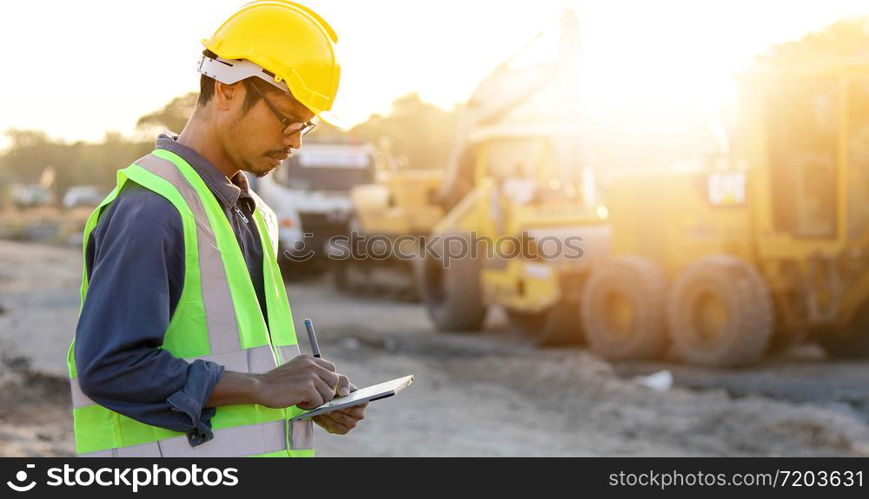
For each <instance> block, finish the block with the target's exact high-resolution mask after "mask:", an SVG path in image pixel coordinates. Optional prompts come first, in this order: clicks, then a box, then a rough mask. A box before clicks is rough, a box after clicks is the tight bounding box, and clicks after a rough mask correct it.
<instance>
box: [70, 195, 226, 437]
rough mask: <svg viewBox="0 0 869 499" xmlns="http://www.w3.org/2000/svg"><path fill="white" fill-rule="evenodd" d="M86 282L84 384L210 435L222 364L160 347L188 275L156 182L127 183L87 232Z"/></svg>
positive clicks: (103, 399) (153, 418) (103, 397)
mask: <svg viewBox="0 0 869 499" xmlns="http://www.w3.org/2000/svg"><path fill="white" fill-rule="evenodd" d="M85 264H86V265H87V268H88V269H89V277H90V278H89V286H88V291H87V295H86V296H85V300H84V303H83V305H82V311H81V315H80V317H79V322H78V326H77V329H76V341H75V358H76V367H77V371H78V381H79V384H80V386H81V389H82V391H83V392H84V393H85V394H86V395H88V396H89V397H90V398H91V399H93V400H94V401H95V402H97V403H98V404H100V405H102V406H105V407H107V408H109V409H111V410H113V411H115V412H118V413H120V414H123V415H125V416H128V417H131V418H133V419H136V420H138V421H141V422H143V423H147V424H150V425H153V426H159V427H162V428H168V429H171V430H175V431H181V432H185V433H187V434H188V436H189V438H190V441H191V444H194V445H196V444H199V443H202V442H205V441H207V440H209V439H210V438H211V437H212V434H211V425H210V420H211V417H212V416H213V415H214V413H215V410H214V409H206V408H204V404H205V402H206V400H208V398H209V397H210V396H211V392H212V390H213V389H214V386H215V385H216V384H217V382H218V380H219V379H220V378H221V375H222V374H223V367H222V366H220V365H218V364H215V363H213V362H206V361H202V360H197V361H195V362H193V363H188V362H186V361H185V360H183V359H179V358H177V357H174V356H173V355H172V354H170V353H169V352H168V351H166V350H163V349H161V348H160V347H161V345H162V344H163V335H164V334H165V332H166V329H167V328H168V326H169V319H170V318H171V315H172V312H173V311H174V308H175V306H176V305H177V303H178V298H179V296H180V293H181V289H182V284H183V281H184V239H183V226H182V224H181V216H180V214H179V213H178V211H177V210H176V209H175V208H174V206H172V205H171V203H170V202H169V201H168V200H166V199H165V198H163V197H162V196H160V195H159V194H156V193H154V192H152V191H149V190H147V189H145V188H143V187H141V186H138V185H136V184H132V183H128V184H127V186H125V188H124V190H123V192H121V194H120V195H119V196H118V198H117V199H116V200H115V201H114V202H113V203H112V204H111V205H110V206H109V208H108V211H107V212H106V213H105V214H104V215H103V218H102V219H101V220H100V222H99V224H98V225H97V227H96V228H95V229H94V231H93V233H92V234H91V237H90V241H89V245H88V251H87V252H86V262H85Z"/></svg>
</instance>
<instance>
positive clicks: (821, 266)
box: [581, 60, 869, 366]
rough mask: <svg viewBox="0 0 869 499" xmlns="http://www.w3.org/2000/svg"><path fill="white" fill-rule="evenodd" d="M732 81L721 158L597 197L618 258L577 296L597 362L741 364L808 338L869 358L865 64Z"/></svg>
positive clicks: (768, 70) (868, 84) (757, 72)
mask: <svg viewBox="0 0 869 499" xmlns="http://www.w3.org/2000/svg"><path fill="white" fill-rule="evenodd" d="M740 84H741V95H740V106H739V119H738V123H739V125H738V130H737V131H736V133H735V134H733V135H734V146H733V150H732V151H731V153H730V154H728V155H727V156H725V157H721V158H712V159H710V161H709V164H708V165H707V168H705V169H704V170H702V171H698V172H695V173H678V174H663V175H662V174H658V175H654V176H648V177H645V178H640V177H635V178H623V179H619V180H618V181H616V182H614V183H613V185H612V186H611V187H610V188H609V189H608V190H607V208H608V210H609V223H610V226H611V228H612V231H613V234H612V236H613V237H612V250H613V257H612V258H611V259H609V260H608V261H607V262H606V263H604V264H602V265H600V266H599V267H597V268H595V269H594V270H593V271H592V272H591V275H590V277H589V279H588V282H587V283H586V285H585V287H584V290H583V294H582V299H581V301H582V306H581V310H582V319H583V326H584V329H585V334H586V339H587V340H588V342H589V344H590V346H591V348H592V349H593V350H595V351H597V352H599V353H600V354H602V355H603V356H604V357H606V358H609V359H645V358H655V357H659V356H662V355H664V354H665V353H667V352H669V353H670V354H671V355H673V356H675V357H677V358H679V359H682V360H683V361H686V362H690V363H696V364H704V365H714V366H734V365H745V364H751V363H754V362H757V361H758V360H760V359H761V358H762V357H763V356H764V355H765V354H766V353H768V352H769V351H770V350H771V349H776V348H781V347H783V346H785V345H788V344H791V343H792V342H794V341H797V340H801V339H804V338H809V339H815V340H817V341H818V342H820V343H821V344H822V345H824V346H825V347H826V348H827V350H828V351H829V352H830V353H831V354H834V355H858V354H859V355H866V354H869V61H865V60H863V61H843V60H838V61H834V60H828V61H827V62H825V63H824V64H821V65H818V66H814V67H806V66H805V65H802V66H800V67H799V68H793V67H791V68H785V67H783V66H781V65H779V66H771V65H766V66H758V67H756V68H754V69H753V70H752V71H749V72H747V73H746V74H744V75H743V76H742V77H741V80H740Z"/></svg>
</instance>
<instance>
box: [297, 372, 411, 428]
mask: <svg viewBox="0 0 869 499" xmlns="http://www.w3.org/2000/svg"><path fill="white" fill-rule="evenodd" d="M411 383H413V376H405V377H403V378H395V379H392V380H389V381H386V382H383V383H380V384H378V385H371V386H366V387H365V388H360V389H358V390H356V391H355V392H353V393H351V394H350V395H347V396H346V397H337V398H333V399H332V400H330V401H328V402H326V403H325V404H323V405H321V406H320V407H317V408H316V409H311V410H310V411H307V412H303V413H301V414H299V415H298V416H296V417H294V418H292V419H290V421H294V420H297V419H307V418H310V417H313V416H319V415H320V414H325V413H327V412H332V411H337V410H339V409H344V408H345V407H352V406H354V405H359V404H362V403H365V402H374V401H375V400H380V399H385V398H387V397H391V396H393V395H395V394H396V393H398V392H400V391H402V390H404V389H405V388H407V387H408V386H410V384H411Z"/></svg>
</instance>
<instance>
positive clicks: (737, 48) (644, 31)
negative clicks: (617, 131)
mask: <svg viewBox="0 0 869 499" xmlns="http://www.w3.org/2000/svg"><path fill="white" fill-rule="evenodd" d="M243 3H244V2H243V1H241V0H208V1H199V0H173V1H170V0H149V1H148V2H130V1H124V0H115V1H100V0H76V1H56V0H42V1H40V2H3V3H2V6H0V47H3V48H4V50H3V56H2V58H3V74H2V80H0V81H2V83H0V85H2V87H0V90H2V91H0V132H2V131H4V130H7V129H9V128H18V129H40V130H45V131H46V132H47V133H48V134H49V135H50V136H52V137H56V138H61V139H64V140H70V141H73V140H91V141H97V140H100V139H101V138H102V137H103V135H104V133H105V132H106V131H117V132H120V133H122V134H124V135H129V134H131V133H133V132H134V130H135V124H136V120H137V119H138V118H139V117H140V116H142V115H144V114H147V113H149V112H151V111H154V110H156V109H159V108H161V107H162V106H163V105H165V104H166V103H167V102H169V101H170V100H171V99H172V98H174V97H176V96H179V95H182V94H184V93H186V92H189V91H193V90H197V89H198V81H199V74H198V73H197V72H196V67H195V66H196V62H197V60H198V57H199V54H200V53H201V50H202V45H201V40H202V39H203V38H207V37H208V36H210V35H211V33H212V32H213V31H214V30H215V29H216V28H217V27H218V26H219V25H220V23H221V22H222V21H223V20H224V19H225V18H226V17H227V16H228V15H229V14H231V13H232V12H233V10H234V9H235V8H237V7H238V6H240V5H242V4H243ZM303 3H305V4H306V5H307V6H309V7H311V8H313V9H314V10H315V11H317V12H318V13H320V14H321V15H322V16H323V17H324V18H325V19H326V20H327V21H328V22H329V23H330V24H331V25H332V26H333V28H334V29H335V31H336V32H337V33H338V36H339V49H340V52H339V54H340V56H341V61H342V75H343V77H342V84H341V85H342V86H341V90H340V92H339V101H338V104H337V106H338V109H337V110H338V111H339V112H341V114H342V115H343V116H344V117H345V119H346V120H347V121H349V122H350V123H351V124H353V123H358V122H362V121H364V120H365V119H366V118H367V117H368V116H369V115H370V114H372V113H388V112H389V109H390V105H391V103H392V101H393V99H395V98H397V97H399V96H402V95H405V94H407V93H409V92H417V93H418V94H419V95H420V96H421V97H422V98H423V100H426V101H428V102H431V103H433V104H435V105H437V106H440V107H442V108H444V109H449V108H451V107H452V106H453V105H454V104H456V103H460V102H463V101H465V100H466V99H467V98H468V97H469V95H470V94H471V93H472V92H473V90H474V88H475V87H476V85H477V83H479V81H480V80H481V79H482V78H484V77H485V76H486V75H487V74H489V73H490V72H491V70H492V69H493V68H494V67H495V66H496V65H497V64H498V63H499V62H500V61H503V60H505V59H506V58H508V57H510V56H511V55H512V54H513V53H515V52H516V51H517V50H518V49H519V48H520V47H522V46H523V45H525V43H526V42H528V40H530V39H531V38H533V37H534V36H535V35H536V34H537V33H539V32H541V31H543V32H545V33H553V32H554V30H555V29H556V28H557V27H558V24H559V20H560V17H561V12H562V11H563V9H565V8H573V9H575V10H576V11H577V13H578V15H579V18H580V22H581V25H582V39H583V50H584V58H585V62H584V67H583V71H584V74H585V76H586V79H587V81H586V88H587V92H588V93H589V97H590V98H591V99H593V100H594V101H595V102H598V103H600V104H601V105H602V108H604V109H606V108H607V106H610V107H611V108H612V109H613V110H618V109H619V108H620V107H621V109H622V110H623V111H624V110H625V109H636V108H637V107H642V106H653V107H655V106H657V107H658V108H660V109H666V108H668V107H669V106H689V107H692V106H693V107H696V108H698V109H707V108H708V109H709V110H710V112H711V111H714V110H715V109H717V108H718V107H719V106H720V103H721V102H722V100H723V99H726V98H727V96H728V95H729V94H730V93H732V91H733V87H732V80H731V78H730V77H731V75H733V74H734V73H736V72H737V71H738V70H739V69H740V68H741V67H743V66H744V65H745V64H747V63H748V62H749V61H750V60H751V58H752V57H753V56H754V55H756V54H758V53H762V52H763V51H764V50H765V49H766V48H767V47H769V45H770V44H772V43H779V42H783V41H789V40H795V39H798V38H800V37H802V36H803V35H804V34H805V33H806V32H809V31H814V30H818V29H822V28H823V27H824V26H826V25H828V24H830V23H832V22H834V21H835V20H837V19H839V18H841V17H845V16H853V15H860V14H864V15H865V14H869V1H866V0H824V1H816V0H815V1H805V0H790V1H779V0H753V1H745V0H726V1H713V0H693V1H683V0H660V1H641V0H586V1H578V0H537V1H536V2H528V1H522V2H519V1H514V0H463V1H457V0H439V1H437V2H431V1H429V2H422V1H418V0H404V1H393V0H366V1H359V0H355V1H354V0H328V1H326V0H309V1H306V2H303ZM2 145H3V143H2V142H0V147H2Z"/></svg>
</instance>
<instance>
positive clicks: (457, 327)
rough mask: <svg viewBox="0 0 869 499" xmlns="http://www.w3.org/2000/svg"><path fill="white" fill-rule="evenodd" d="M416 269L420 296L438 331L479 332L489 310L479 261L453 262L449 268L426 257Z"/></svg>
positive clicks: (417, 262)
mask: <svg viewBox="0 0 869 499" xmlns="http://www.w3.org/2000/svg"><path fill="white" fill-rule="evenodd" d="M443 254H444V253H443V252H441V255H443ZM414 270H415V274H416V282H417V285H418V288H419V294H420V296H421V297H422V301H423V303H424V304H425V308H426V311H427V312H428V316H429V318H431V320H432V322H433V323H434V325H435V327H436V328H437V329H439V330H441V331H452V332H464V333H471V332H476V331H479V330H480V328H481V327H482V326H483V322H484V321H485V319H486V312H487V310H488V308H487V307H486V304H485V303H484V302H483V286H482V283H481V282H480V262H479V261H478V260H476V259H473V258H469V257H465V258H462V259H456V260H450V264H449V266H448V267H447V266H444V264H443V263H442V259H437V258H435V257H434V255H432V254H426V255H424V256H423V257H422V258H420V259H418V260H417V261H416V263H415V269H414Z"/></svg>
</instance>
